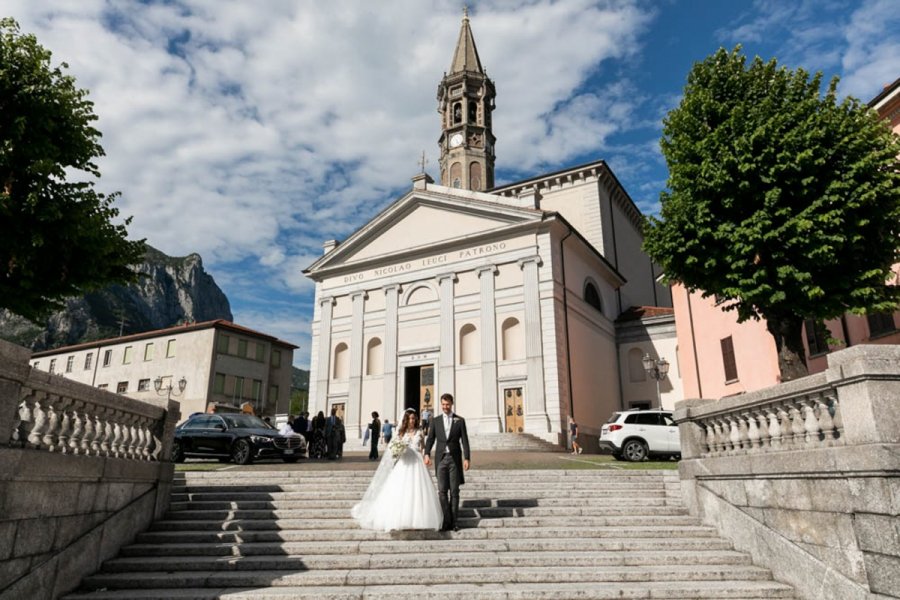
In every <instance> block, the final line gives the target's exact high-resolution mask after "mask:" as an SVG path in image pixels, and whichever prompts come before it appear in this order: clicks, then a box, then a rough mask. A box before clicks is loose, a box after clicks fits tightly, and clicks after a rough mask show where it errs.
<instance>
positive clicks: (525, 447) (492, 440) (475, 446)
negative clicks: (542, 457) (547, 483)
mask: <svg viewBox="0 0 900 600" xmlns="http://www.w3.org/2000/svg"><path fill="white" fill-rule="evenodd" d="M469 446H470V448H471V449H472V450H490V451H494V452H498V451H499V452H564V451H565V448H562V447H560V446H558V445H556V444H553V443H551V442H548V441H547V440H542V439H541V438H539V437H537V436H534V435H531V434H529V433H512V434H510V433H471V434H469Z"/></svg>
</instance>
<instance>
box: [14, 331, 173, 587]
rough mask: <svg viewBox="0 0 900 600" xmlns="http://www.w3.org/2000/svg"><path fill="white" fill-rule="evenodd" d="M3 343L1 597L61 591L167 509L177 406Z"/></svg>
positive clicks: (105, 558) (109, 556)
mask: <svg viewBox="0 0 900 600" xmlns="http://www.w3.org/2000/svg"><path fill="white" fill-rule="evenodd" d="M28 359H29V352H28V351H27V350H26V349H24V348H21V347H19V346H15V345H12V344H9V343H6V342H2V341H0V540H2V542H0V599H3V600H6V599H10V600H12V599H21V598H29V599H33V600H41V599H44V598H48V599H50V598H58V597H60V596H61V595H63V594H64V593H66V592H68V591H71V590H72V589H74V588H76V587H77V586H78V584H79V582H80V581H81V578H82V577H84V576H85V575H88V574H90V573H92V572H94V571H96V570H97V569H98V568H99V566H100V565H101V564H102V562H103V561H104V560H107V559H109V558H111V557H113V556H115V555H116V554H117V553H118V551H119V549H120V548H121V547H122V546H123V545H125V544H127V543H130V542H131V541H132V540H133V539H134V536H135V535H136V534H137V533H139V532H140V531H142V530H144V529H146V528H147V527H148V526H149V524H150V523H151V522H152V521H153V520H154V519H155V518H157V517H159V516H161V515H162V513H163V512H165V510H166V508H167V503H168V499H169V492H170V489H171V481H172V473H173V465H172V463H171V462H170V461H169V457H170V454H171V440H172V434H173V430H174V426H175V423H176V422H177V420H178V418H179V410H178V404H177V403H176V402H174V401H171V400H167V399H166V398H162V399H161V400H160V402H159V404H158V405H154V404H150V403H146V402H139V401H136V400H132V399H130V398H126V397H124V396H119V395H117V394H112V393H109V392H105V391H102V390H98V389H95V388H92V387H90V386H86V385H82V384H79V383H75V382H72V381H68V380H66V379H64V378H63V377H59V376H55V375H50V374H48V373H44V372H42V371H37V370H32V369H31V368H30V367H29V366H28Z"/></svg>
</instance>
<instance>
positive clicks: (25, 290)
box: [0, 19, 143, 319]
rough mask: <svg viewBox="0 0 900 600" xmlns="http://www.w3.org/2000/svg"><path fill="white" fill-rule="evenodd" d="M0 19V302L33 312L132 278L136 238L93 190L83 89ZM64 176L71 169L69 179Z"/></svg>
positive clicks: (89, 113)
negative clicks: (66, 298)
mask: <svg viewBox="0 0 900 600" xmlns="http://www.w3.org/2000/svg"><path fill="white" fill-rule="evenodd" d="M65 67H66V65H65V63H63V64H62V65H60V66H58V67H52V66H51V65H50V52H49V51H48V50H46V49H45V48H43V47H42V46H41V45H40V44H38V42H37V39H36V38H35V37H34V36H33V35H25V34H22V33H21V32H20V30H19V26H18V24H17V23H16V22H15V21H14V20H12V19H0V308H8V309H10V310H11V311H13V312H15V313H17V314H20V315H22V316H24V317H26V318H29V319H36V318H38V317H40V316H42V315H44V314H45V313H47V312H48V311H50V310H52V309H54V308H57V307H59V306H61V302H60V300H61V299H63V298H65V297H68V296H73V295H80V294H82V293H83V292H84V291H86V290H88V289H91V288H96V287H99V286H102V285H105V284H108V283H112V282H120V281H127V280H130V279H133V278H134V273H133V271H132V270H131V269H130V268H129V266H130V265H132V264H135V263H138V262H140V260H141V256H142V254H143V243H142V242H140V241H128V239H127V231H126V225H127V224H128V222H129V220H127V219H126V220H125V222H124V223H119V224H115V223H113V220H114V219H115V218H116V217H117V216H118V210H117V209H116V208H114V207H113V201H114V200H115V196H116V195H115V194H112V195H105V194H101V193H98V192H97V191H95V190H94V181H93V179H95V178H97V177H99V176H100V173H99V171H98V170H97V165H96V163H95V161H96V159H97V158H99V157H101V156H103V148H102V147H101V146H100V143H99V139H100V132H99V131H97V130H96V129H94V128H93V127H92V123H93V122H94V121H95V120H96V119H97V117H96V116H95V115H94V113H93V103H92V102H90V101H89V100H88V99H87V91H85V90H82V89H78V88H77V87H76V86H75V80H74V79H73V78H72V77H71V76H70V75H66V74H64V72H63V69H64V68H65ZM70 179H72V180H71V181H70Z"/></svg>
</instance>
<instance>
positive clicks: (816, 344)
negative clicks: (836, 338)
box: [803, 319, 828, 356]
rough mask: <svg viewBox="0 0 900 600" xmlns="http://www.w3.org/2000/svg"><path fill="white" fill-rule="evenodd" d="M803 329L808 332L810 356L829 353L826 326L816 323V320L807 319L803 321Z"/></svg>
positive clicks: (807, 340) (807, 341)
mask: <svg viewBox="0 0 900 600" xmlns="http://www.w3.org/2000/svg"><path fill="white" fill-rule="evenodd" d="M803 329H804V331H806V343H807V345H808V346H809V355H810V356H815V355H817V354H825V353H826V352H828V330H827V329H825V325H824V324H822V323H816V321H815V320H814V319H806V320H805V321H803Z"/></svg>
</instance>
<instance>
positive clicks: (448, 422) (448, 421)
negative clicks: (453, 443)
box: [444, 413, 453, 454]
mask: <svg viewBox="0 0 900 600" xmlns="http://www.w3.org/2000/svg"><path fill="white" fill-rule="evenodd" d="M452 426H453V413H450V414H449V415H448V414H447V413H444V439H445V440H446V439H447V438H449V437H450V427H452ZM449 452H450V444H445V445H444V454H448V453H449Z"/></svg>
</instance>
